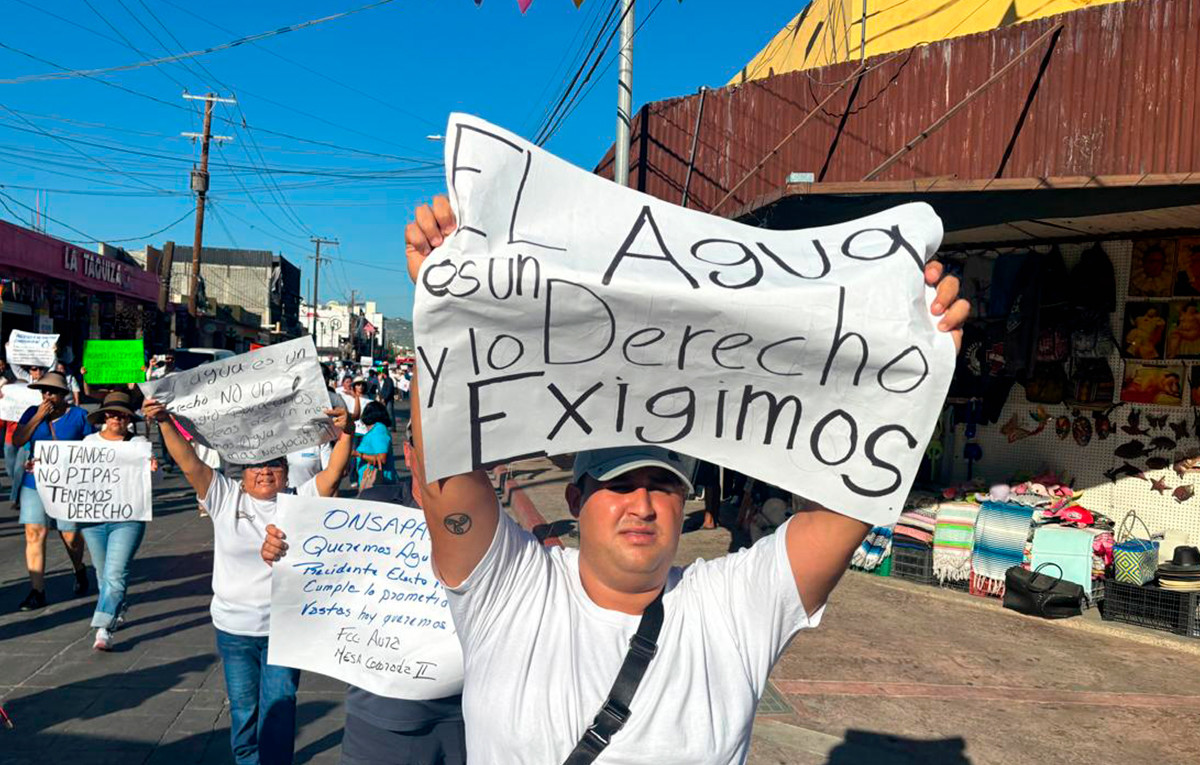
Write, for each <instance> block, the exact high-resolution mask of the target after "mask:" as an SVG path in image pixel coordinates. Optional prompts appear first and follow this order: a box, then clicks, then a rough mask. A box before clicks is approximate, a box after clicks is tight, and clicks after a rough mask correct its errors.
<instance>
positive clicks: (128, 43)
mask: <svg viewBox="0 0 1200 765" xmlns="http://www.w3.org/2000/svg"><path fill="white" fill-rule="evenodd" d="M83 4H84V5H86V6H87V7H88V9H89V10H91V12H92V13H93V14H95V15H96V17H97V18H98V19H100V21H102V22H103V23H104V25H105V26H106V27H108V28H109V29H111V30H112V31H113V32H114V33H115V34H116V35H117V37H119V38H121V40H120V42H119V43H118V44H119V45H122V46H123V47H126V48H129V49H130V50H132V51H133V52H134V53H136V54H138V55H139V56H141V57H142V58H147V57H149V55H150V54H148V53H146V52H145V51H143V50H142V49H140V48H138V47H137V46H136V45H134V44H133V41H132V40H130V39H129V38H128V37H126V36H125V35H124V33H122V32H121V30H120V29H117V27H116V25H115V24H113V23H112V22H111V21H109V20H108V18H106V17H105V15H104V14H103V13H101V12H100V11H99V10H97V8H96V6H94V5H92V3H91V0H83ZM75 26H78V27H80V28H82V25H79V24H76V25H75ZM109 39H111V38H109ZM155 71H156V72H158V73H159V74H161V75H162V76H163V77H166V78H167V79H168V80H170V81H171V82H172V83H174V84H175V85H178V86H179V87H181V88H183V89H184V90H185V91H186V90H187V86H186V85H184V84H183V83H182V82H180V81H179V80H177V79H175V78H174V77H172V76H171V75H170V74H168V73H167V71H166V70H165V69H158V68H156V69H155Z"/></svg>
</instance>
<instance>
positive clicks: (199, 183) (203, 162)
mask: <svg viewBox="0 0 1200 765" xmlns="http://www.w3.org/2000/svg"><path fill="white" fill-rule="evenodd" d="M183 97H184V98H187V99H190V100H193V101H203V102H204V132H202V133H199V134H197V133H183V135H184V136H186V137H188V138H192V139H196V138H199V139H200V167H199V169H195V168H193V170H192V184H191V185H192V191H194V192H195V193H196V232H195V235H194V236H193V237H192V278H191V281H190V283H189V284H188V313H189V314H190V315H191V316H197V315H199V310H198V309H197V307H196V290H197V288H198V286H199V283H200V251H201V249H202V248H203V246H204V199H205V197H207V196H208V144H209V141H210V140H211V139H213V138H216V139H217V140H218V141H231V140H233V139H232V138H231V137H230V136H224V135H218V136H214V135H213V134H212V113H213V104H214V103H215V102H217V101H220V102H221V103H223V104H234V103H237V102H236V101H235V100H233V99H232V98H218V97H217V96H216V94H214V93H209V94H208V95H205V96H193V95H189V94H187V93H184V94H183Z"/></svg>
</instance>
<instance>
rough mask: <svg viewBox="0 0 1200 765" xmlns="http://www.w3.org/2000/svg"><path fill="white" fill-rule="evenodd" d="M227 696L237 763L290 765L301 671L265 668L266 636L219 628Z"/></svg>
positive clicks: (231, 735)
mask: <svg viewBox="0 0 1200 765" xmlns="http://www.w3.org/2000/svg"><path fill="white" fill-rule="evenodd" d="M217 651H218V652H219V653H220V654H221V661H222V662H224V664H225V690H226V693H228V694H229V717H230V725H229V740H230V744H231V745H232V747H233V759H234V762H236V763H238V765H290V763H291V762H292V754H293V752H294V750H295V746H296V688H297V687H298V686H299V685H300V670H298V669H291V668H290V667H276V666H273V665H271V664H267V638H265V637H246V636H244V635H232V634H230V633H228V632H222V631H221V630H217Z"/></svg>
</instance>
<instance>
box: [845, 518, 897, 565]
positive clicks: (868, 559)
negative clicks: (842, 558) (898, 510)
mask: <svg viewBox="0 0 1200 765" xmlns="http://www.w3.org/2000/svg"><path fill="white" fill-rule="evenodd" d="M891 554H892V527H891V526H876V527H875V528H873V529H871V531H870V533H869V534H867V537H866V539H864V540H863V541H862V544H860V545H859V546H858V549H857V550H855V551H854V555H853V556H852V557H851V558H850V565H851V566H853V567H854V568H857V569H861V570H862V571H874V570H875V569H876V568H878V567H879V564H881V563H883V562H884V561H885V560H887V557H888V556H889V555H891Z"/></svg>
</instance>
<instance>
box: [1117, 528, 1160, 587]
mask: <svg viewBox="0 0 1200 765" xmlns="http://www.w3.org/2000/svg"><path fill="white" fill-rule="evenodd" d="M1134 523H1140V524H1142V528H1143V529H1145V531H1146V538H1145V539H1138V538H1136V537H1134V536H1133V529H1134ZM1116 539H1117V540H1118V541H1117V542H1116V544H1114V545H1113V578H1114V579H1116V580H1117V581H1118V582H1122V583H1124V584H1136V585H1143V584H1145V583H1146V582H1152V581H1154V577H1155V574H1156V572H1157V571H1158V546H1157V545H1156V544H1155V543H1154V542H1152V541H1151V540H1150V528H1149V527H1148V526H1146V522H1145V521H1143V520H1142V519H1141V518H1139V517H1138V515H1137V513H1135V512H1134V511H1132V510H1130V511H1129V512H1128V513H1126V514H1125V518H1124V519H1123V520H1122V521H1121V526H1120V527H1119V528H1118V529H1117V535H1116Z"/></svg>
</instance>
